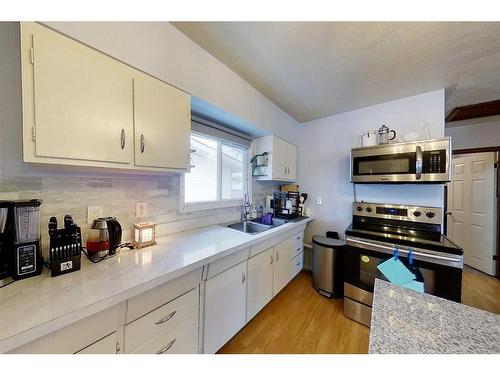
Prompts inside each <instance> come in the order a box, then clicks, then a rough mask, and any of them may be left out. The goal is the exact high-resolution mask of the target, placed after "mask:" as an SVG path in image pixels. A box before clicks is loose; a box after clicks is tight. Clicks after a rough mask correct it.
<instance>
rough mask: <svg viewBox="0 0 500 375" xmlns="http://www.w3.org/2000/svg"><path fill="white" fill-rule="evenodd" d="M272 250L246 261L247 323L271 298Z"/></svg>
mask: <svg viewBox="0 0 500 375" xmlns="http://www.w3.org/2000/svg"><path fill="white" fill-rule="evenodd" d="M273 251H274V250H273V248H272V247H271V248H270V249H267V250H265V251H263V252H262V253H260V254H258V255H256V256H254V257H252V258H250V259H249V260H248V286H247V288H248V290H247V321H249V320H250V319H252V318H253V317H254V316H255V315H256V314H257V313H258V312H259V311H260V310H261V309H262V308H263V307H264V306H265V305H267V303H268V302H269V301H271V299H272V298H273V268H274V253H273Z"/></svg>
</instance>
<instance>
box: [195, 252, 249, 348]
mask: <svg viewBox="0 0 500 375" xmlns="http://www.w3.org/2000/svg"><path fill="white" fill-rule="evenodd" d="M246 292H247V262H246V261H245V262H242V263H239V264H237V265H235V266H233V267H231V268H229V269H228V270H226V271H224V272H222V273H219V274H218V275H216V276H214V277H212V278H211V279H208V280H207V281H206V282H205V305H204V314H203V316H204V319H203V323H204V335H203V352H204V353H215V352H216V351H217V350H219V349H220V348H221V347H222V346H223V345H224V344H225V343H226V342H227V341H228V340H229V339H230V338H231V337H233V336H234V335H235V334H236V332H238V331H239V330H240V329H241V328H242V327H243V326H244V325H245V323H246V295H247V294H246Z"/></svg>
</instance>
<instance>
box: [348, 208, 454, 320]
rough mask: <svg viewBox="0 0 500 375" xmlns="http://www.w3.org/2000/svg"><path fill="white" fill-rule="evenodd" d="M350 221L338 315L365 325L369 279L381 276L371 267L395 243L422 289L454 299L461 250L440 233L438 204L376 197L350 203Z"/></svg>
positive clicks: (368, 315)
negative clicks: (410, 258)
mask: <svg viewBox="0 0 500 375" xmlns="http://www.w3.org/2000/svg"><path fill="white" fill-rule="evenodd" d="M352 213H353V219H352V224H351V226H349V228H347V229H346V245H347V247H346V252H345V270H344V271H345V272H344V274H345V282H344V315H345V316H347V317H348V318H351V319H353V320H356V321H358V322H360V323H362V324H364V325H367V326H370V318H371V306H372V300H373V287H374V283H375V279H376V278H379V279H383V280H387V279H386V278H385V277H384V276H383V275H382V273H380V271H379V270H378V269H377V266H378V265H379V264H380V263H383V262H384V261H386V260H387V259H389V258H391V257H392V256H393V254H394V249H395V247H396V246H397V248H398V251H399V259H400V260H401V261H402V262H403V263H404V264H406V265H407V264H408V263H407V261H408V260H407V254H408V252H409V250H410V249H411V251H412V254H413V267H414V268H416V269H417V270H418V273H419V275H418V279H417V280H418V281H422V282H423V283H424V291H425V293H428V294H432V295H436V296H438V297H442V298H446V299H449V300H452V301H456V302H460V299H461V292H462V269H463V251H462V249H461V248H460V247H458V246H457V245H455V244H454V243H453V242H451V241H450V240H449V239H448V238H446V237H445V236H444V235H442V234H441V223H442V220H443V215H442V210H441V208H436V207H417V206H405V205H394V204H378V203H357V202H355V203H353V209H352Z"/></svg>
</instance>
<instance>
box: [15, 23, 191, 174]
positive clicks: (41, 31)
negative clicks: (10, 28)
mask: <svg viewBox="0 0 500 375" xmlns="http://www.w3.org/2000/svg"><path fill="white" fill-rule="evenodd" d="M21 69H22V95H23V100H22V105H23V160H24V161H25V162H31V163H46V164H63V165H76V166H88V167H107V168H115V169H116V168H118V169H137V170H149V171H162V170H175V171H186V170H189V149H190V145H189V133H190V128H191V122H190V117H191V116H190V96H189V95H188V94H186V93H184V92H183V91H181V90H179V89H177V88H175V87H172V86H170V85H168V84H166V83H164V82H162V81H160V80H158V79H155V78H152V77H151V76H148V75H147V74H144V73H142V72H140V71H138V70H137V69H134V68H132V67H130V66H128V65H126V64H124V63H122V62H120V61H118V60H115V59H113V58H111V57H109V56H107V55H105V54H103V53H101V52H99V51H97V50H95V49H92V48H90V47H88V46H86V45H84V44H82V43H79V42H77V41H75V40H73V39H70V38H68V37H66V36H64V35H62V34H59V33H57V32H55V31H52V30H50V29H48V28H46V27H44V26H42V25H39V24H37V23H33V22H22V23H21Z"/></svg>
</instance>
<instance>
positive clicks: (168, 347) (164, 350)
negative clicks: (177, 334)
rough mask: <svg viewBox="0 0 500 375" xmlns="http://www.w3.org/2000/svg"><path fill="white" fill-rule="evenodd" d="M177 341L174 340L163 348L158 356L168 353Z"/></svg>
mask: <svg viewBox="0 0 500 375" xmlns="http://www.w3.org/2000/svg"><path fill="white" fill-rule="evenodd" d="M175 340H176V339H173V340H172V341H170V342H169V343H168V344H167V346H165V347H163V348H161V349H160V350H159V351H157V352H156V354H164V353H166V352H167V351H168V349H170V348H171V347H172V346H173V345H174V344H175Z"/></svg>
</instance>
